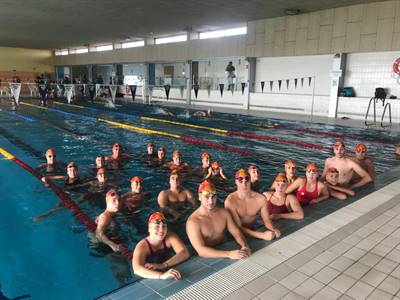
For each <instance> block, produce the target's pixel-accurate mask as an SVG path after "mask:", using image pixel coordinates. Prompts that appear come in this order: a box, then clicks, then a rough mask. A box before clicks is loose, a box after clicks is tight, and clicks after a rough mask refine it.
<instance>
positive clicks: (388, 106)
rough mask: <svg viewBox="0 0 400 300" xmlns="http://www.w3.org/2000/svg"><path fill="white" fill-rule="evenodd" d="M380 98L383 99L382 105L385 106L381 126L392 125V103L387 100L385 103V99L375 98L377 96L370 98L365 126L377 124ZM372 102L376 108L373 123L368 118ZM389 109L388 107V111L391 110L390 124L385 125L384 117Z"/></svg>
mask: <svg viewBox="0 0 400 300" xmlns="http://www.w3.org/2000/svg"><path fill="white" fill-rule="evenodd" d="M379 100H382V106H384V108H383V113H382V117H381V127H391V126H392V107H391V105H390V103H389V102H387V103H386V104H385V99H380V98H375V97H372V98H371V99H370V100H369V104H368V108H367V112H366V114H365V126H370V125H376V103H378V102H379ZM371 104H373V108H374V122H373V123H368V122H367V120H368V115H369V110H370V109H371ZM387 109H388V112H389V124H388V125H383V119H384V117H385V114H386V111H387Z"/></svg>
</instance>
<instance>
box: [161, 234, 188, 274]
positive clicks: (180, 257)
mask: <svg viewBox="0 0 400 300" xmlns="http://www.w3.org/2000/svg"><path fill="white" fill-rule="evenodd" d="M167 242H168V243H170V244H171V247H172V249H174V252H175V255H174V256H172V257H171V258H170V259H168V260H166V261H165V262H164V263H163V264H164V266H165V268H168V267H171V266H174V265H176V264H179V263H181V262H183V261H185V260H187V259H188V258H189V257H190V253H189V250H188V249H187V248H186V246H185V244H184V243H183V242H182V240H181V239H180V238H179V237H178V236H177V235H176V234H175V233H171V234H169V235H168V239H167Z"/></svg>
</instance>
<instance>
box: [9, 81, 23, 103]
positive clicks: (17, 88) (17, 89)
mask: <svg viewBox="0 0 400 300" xmlns="http://www.w3.org/2000/svg"><path fill="white" fill-rule="evenodd" d="M10 88H11V93H12V95H13V97H14V99H15V102H16V104H17V105H18V104H19V94H20V93H21V83H19V82H15V83H14V82H13V83H10Z"/></svg>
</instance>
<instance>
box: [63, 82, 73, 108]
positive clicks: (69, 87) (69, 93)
mask: <svg viewBox="0 0 400 300" xmlns="http://www.w3.org/2000/svg"><path fill="white" fill-rule="evenodd" d="M64 87H65V93H66V96H67V100H68V104H70V103H71V99H72V89H73V88H74V85H73V84H64Z"/></svg>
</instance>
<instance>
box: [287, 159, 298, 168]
mask: <svg viewBox="0 0 400 300" xmlns="http://www.w3.org/2000/svg"><path fill="white" fill-rule="evenodd" d="M285 166H292V167H296V163H295V161H294V160H291V159H288V160H287V161H285Z"/></svg>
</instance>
